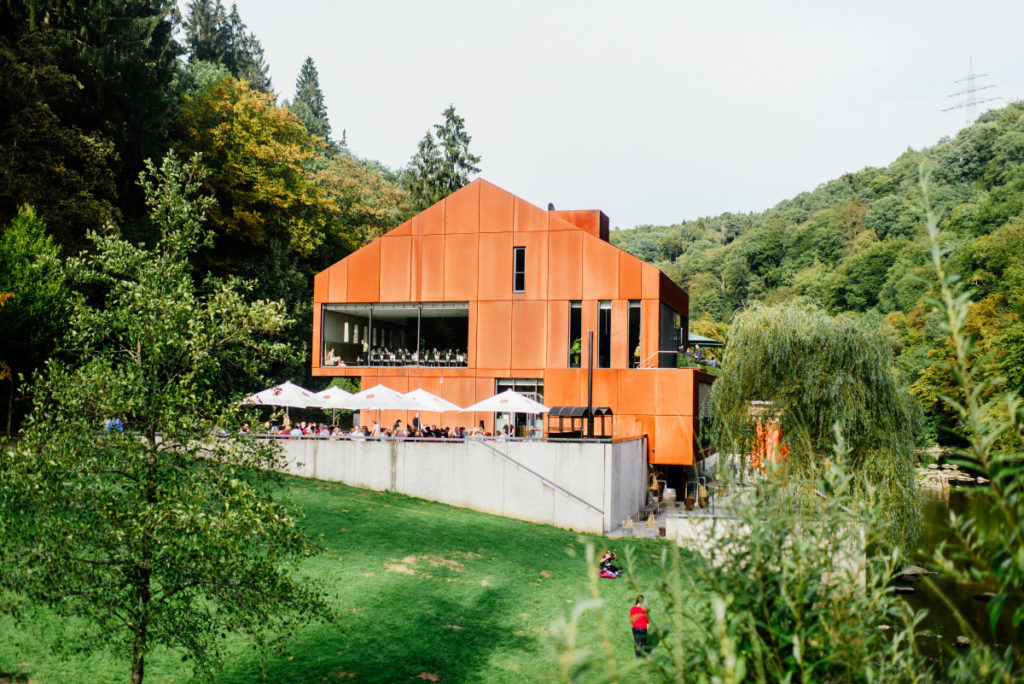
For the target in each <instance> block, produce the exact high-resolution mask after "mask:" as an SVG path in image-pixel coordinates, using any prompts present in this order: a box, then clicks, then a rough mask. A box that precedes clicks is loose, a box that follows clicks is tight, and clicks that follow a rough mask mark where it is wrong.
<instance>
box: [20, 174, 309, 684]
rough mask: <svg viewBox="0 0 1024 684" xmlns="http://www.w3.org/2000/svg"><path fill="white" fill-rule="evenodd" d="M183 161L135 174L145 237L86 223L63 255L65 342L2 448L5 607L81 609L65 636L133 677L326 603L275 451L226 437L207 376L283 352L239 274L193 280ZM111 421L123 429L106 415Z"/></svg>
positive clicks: (189, 189)
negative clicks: (305, 572)
mask: <svg viewBox="0 0 1024 684" xmlns="http://www.w3.org/2000/svg"><path fill="white" fill-rule="evenodd" d="M194 174H195V171H194V167H193V168H183V167H182V165H181V164H180V163H178V162H177V161H176V160H175V159H174V158H169V159H167V160H165V162H164V164H163V166H162V167H161V169H160V170H159V171H157V170H156V169H153V168H151V169H150V171H149V173H148V174H147V176H146V177H145V179H144V180H143V185H144V187H145V190H146V195H147V197H148V201H149V206H150V211H151V213H150V215H151V219H152V221H153V223H154V224H155V225H156V226H158V227H159V234H160V239H159V242H158V243H157V244H156V246H155V247H153V248H152V249H146V248H143V247H139V246H136V245H132V244H129V243H127V242H125V241H123V240H121V239H119V238H116V237H100V236H97V235H95V234H94V235H93V238H94V240H95V241H96V249H95V251H94V252H91V253H89V254H86V255H85V256H84V257H82V258H80V259H75V260H72V261H70V262H69V264H68V271H69V273H70V275H71V277H72V279H73V281H74V283H75V285H76V287H77V288H80V290H79V291H80V292H81V294H80V295H79V296H77V297H76V298H75V300H74V306H73V311H72V319H71V326H70V332H69V339H68V344H67V346H66V347H65V349H64V351H63V353H61V354H58V355H57V356H55V357H54V358H53V359H51V360H50V361H49V363H48V364H47V366H46V369H45V371H44V372H43V373H42V374H41V376H40V378H39V379H38V381H37V382H36V383H35V384H34V385H33V387H32V392H31V396H32V399H33V402H34V409H33V412H32V414H31V416H30V417H29V419H28V420H27V425H26V428H25V430H24V438H23V439H22V440H21V441H20V442H19V443H18V444H17V445H16V446H15V447H10V448H7V449H6V450H5V451H4V452H3V456H2V461H0V538H2V539H3V540H4V543H3V544H2V545H0V562H2V564H3V568H4V572H3V573H2V574H0V591H3V592H5V594H6V596H7V597H14V598H15V599H17V600H16V601H14V602H13V603H10V602H5V603H4V604H3V607H4V608H5V609H7V610H17V609H27V608H28V607H31V606H40V607H43V606H45V607H47V608H48V609H51V610H54V611H56V612H57V613H58V614H61V615H69V616H75V617H77V618H80V620H77V621H74V622H72V623H71V624H70V625H69V628H72V629H77V628H78V627H81V629H82V630H83V632H84V634H83V635H82V637H81V638H80V639H78V640H76V646H77V647H78V648H86V649H91V648H104V647H106V648H110V649H113V650H114V651H115V652H116V653H118V654H121V655H123V656H124V657H125V658H126V661H127V663H126V669H127V667H128V663H130V669H131V680H132V682H134V683H136V684H137V683H139V682H142V681H143V677H144V674H145V665H146V658H147V655H148V654H149V653H150V652H151V651H152V650H153V649H154V648H156V647H158V646H160V647H170V648H174V649H180V650H181V651H183V652H184V653H185V655H186V656H187V657H190V658H193V659H195V661H196V662H197V664H199V665H203V666H207V665H212V664H214V663H216V661H217V656H218V654H219V644H220V643H221V642H222V639H223V637H224V636H225V635H226V634H227V633H236V634H237V633H244V634H249V635H252V636H253V637H255V638H256V639H257V640H258V641H260V642H264V643H266V642H268V640H277V639H280V638H283V637H284V636H286V635H287V634H288V633H290V631H291V630H293V629H294V628H295V627H297V626H298V625H301V624H302V623H304V622H306V621H308V620H309V619H311V618H313V617H314V616H316V615H323V614H325V609H324V607H323V606H324V604H323V602H322V601H321V600H320V599H319V597H318V595H317V594H316V592H315V591H314V590H312V589H310V585H309V583H308V582H300V581H297V580H296V579H295V578H294V577H293V576H292V574H291V573H292V572H293V570H294V569H295V567H296V565H295V563H296V561H297V560H298V559H300V558H302V557H303V556H305V555H306V554H309V553H310V552H311V550H312V546H311V544H310V541H309V540H308V539H307V538H306V537H305V536H304V535H303V534H302V532H301V531H300V530H299V528H298V526H297V523H296V519H295V515H294V513H293V512H292V511H291V510H290V509H289V507H288V506H287V505H286V504H285V502H283V501H281V500H279V498H278V495H277V490H276V488H275V486H274V483H275V482H276V480H277V477H278V476H276V475H275V474H274V473H273V471H272V470H271V469H272V468H273V467H274V466H276V465H278V464H279V460H278V459H279V456H278V452H277V449H276V448H275V447H274V445H273V444H272V443H270V442H266V441H263V440H250V439H230V438H226V437H227V436H228V435H229V432H230V431H233V430H234V429H236V428H237V426H238V425H239V422H240V420H239V418H240V417H239V415H238V410H239V408H238V406H237V404H235V403H234V402H229V401H226V400H225V399H223V398H222V397H221V396H220V393H219V390H218V385H219V384H220V382H221V380H222V378H223V377H224V374H226V373H234V374H239V375H249V374H252V373H256V372H259V370H260V369H261V368H263V367H264V364H265V363H266V362H267V361H269V360H273V359H275V358H280V357H281V355H282V354H285V353H286V349H285V347H284V346H283V345H281V344H275V343H271V342H268V341H267V338H266V337H265V336H266V335H268V334H273V333H275V332H277V331H279V330H280V329H281V328H282V326H283V325H285V323H286V318H285V316H284V314H283V311H282V309H281V306H280V305H279V304H275V303H272V302H267V301H256V302H247V301H245V298H244V297H243V295H242V293H241V291H240V286H241V284H240V283H238V282H235V281H221V280H215V279H206V280H204V281H202V282H201V283H200V284H199V285H197V284H196V281H195V278H194V276H193V273H192V272H191V268H190V266H189V256H190V254H191V253H192V252H193V251H194V250H195V249H196V248H197V247H198V246H199V245H200V244H203V243H205V242H208V241H209V238H210V233H209V232H208V231H206V230H205V229H203V228H202V222H203V218H204V215H205V211H206V208H207V205H208V200H206V199H203V198H201V197H199V196H198V195H197V193H198V188H199V178H198V177H197V176H196V175H194ZM113 417H121V418H123V419H124V423H125V425H126V431H125V432H123V433H122V432H119V431H116V430H112V431H110V432H105V431H104V430H103V429H102V427H101V426H102V425H103V421H104V419H106V418H113Z"/></svg>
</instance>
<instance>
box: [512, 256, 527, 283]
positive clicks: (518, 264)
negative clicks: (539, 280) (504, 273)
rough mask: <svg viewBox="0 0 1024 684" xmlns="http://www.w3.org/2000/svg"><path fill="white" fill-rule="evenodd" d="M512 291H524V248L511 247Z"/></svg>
mask: <svg viewBox="0 0 1024 684" xmlns="http://www.w3.org/2000/svg"><path fill="white" fill-rule="evenodd" d="M512 291H513V292H525V291H526V248H525V247H513V248H512Z"/></svg>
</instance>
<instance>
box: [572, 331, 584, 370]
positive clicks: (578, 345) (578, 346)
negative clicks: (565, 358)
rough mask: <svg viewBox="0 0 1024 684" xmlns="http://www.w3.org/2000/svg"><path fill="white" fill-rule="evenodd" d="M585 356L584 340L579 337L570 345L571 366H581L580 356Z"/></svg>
mask: <svg viewBox="0 0 1024 684" xmlns="http://www.w3.org/2000/svg"><path fill="white" fill-rule="evenodd" d="M582 356H583V340H581V339H580V338H579V337H577V338H576V339H575V340H573V341H572V344H571V345H569V367H570V368H579V367H580V358H581V357H582Z"/></svg>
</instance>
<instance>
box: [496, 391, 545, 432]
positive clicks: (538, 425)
mask: <svg viewBox="0 0 1024 684" xmlns="http://www.w3.org/2000/svg"><path fill="white" fill-rule="evenodd" d="M494 389H495V393H498V392H504V391H505V390H509V389H510V390H514V391H516V392H519V394H522V395H525V396H527V397H529V398H531V399H533V400H534V401H539V402H540V403H542V404H543V403H544V381H543V380H541V379H537V378H495V381H494ZM505 426H508V430H507V432H506V428H505ZM502 432H506V434H511V436H512V437H520V438H524V437H542V436H543V434H544V414H543V413H495V414H494V434H495V436H498V435H500V434H501V433H502Z"/></svg>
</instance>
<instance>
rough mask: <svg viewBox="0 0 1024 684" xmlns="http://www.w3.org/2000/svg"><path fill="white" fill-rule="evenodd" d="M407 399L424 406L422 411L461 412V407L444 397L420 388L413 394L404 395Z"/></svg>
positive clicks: (412, 392)
mask: <svg viewBox="0 0 1024 684" xmlns="http://www.w3.org/2000/svg"><path fill="white" fill-rule="evenodd" d="M402 396H404V397H405V398H406V399H411V400H413V401H416V402H419V403H421V404H423V407H422V408H421V409H420V410H422V411H436V412H437V413H442V412H444V411H461V410H462V407H461V406H456V405H455V404H453V403H452V402H450V401H448V400H447V399H445V398H444V397H439V396H437V395H436V394H432V393H430V392H428V391H427V390H425V389H422V388H418V389H414V390H413V391H411V392H406V393H405V394H404V395H402Z"/></svg>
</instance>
